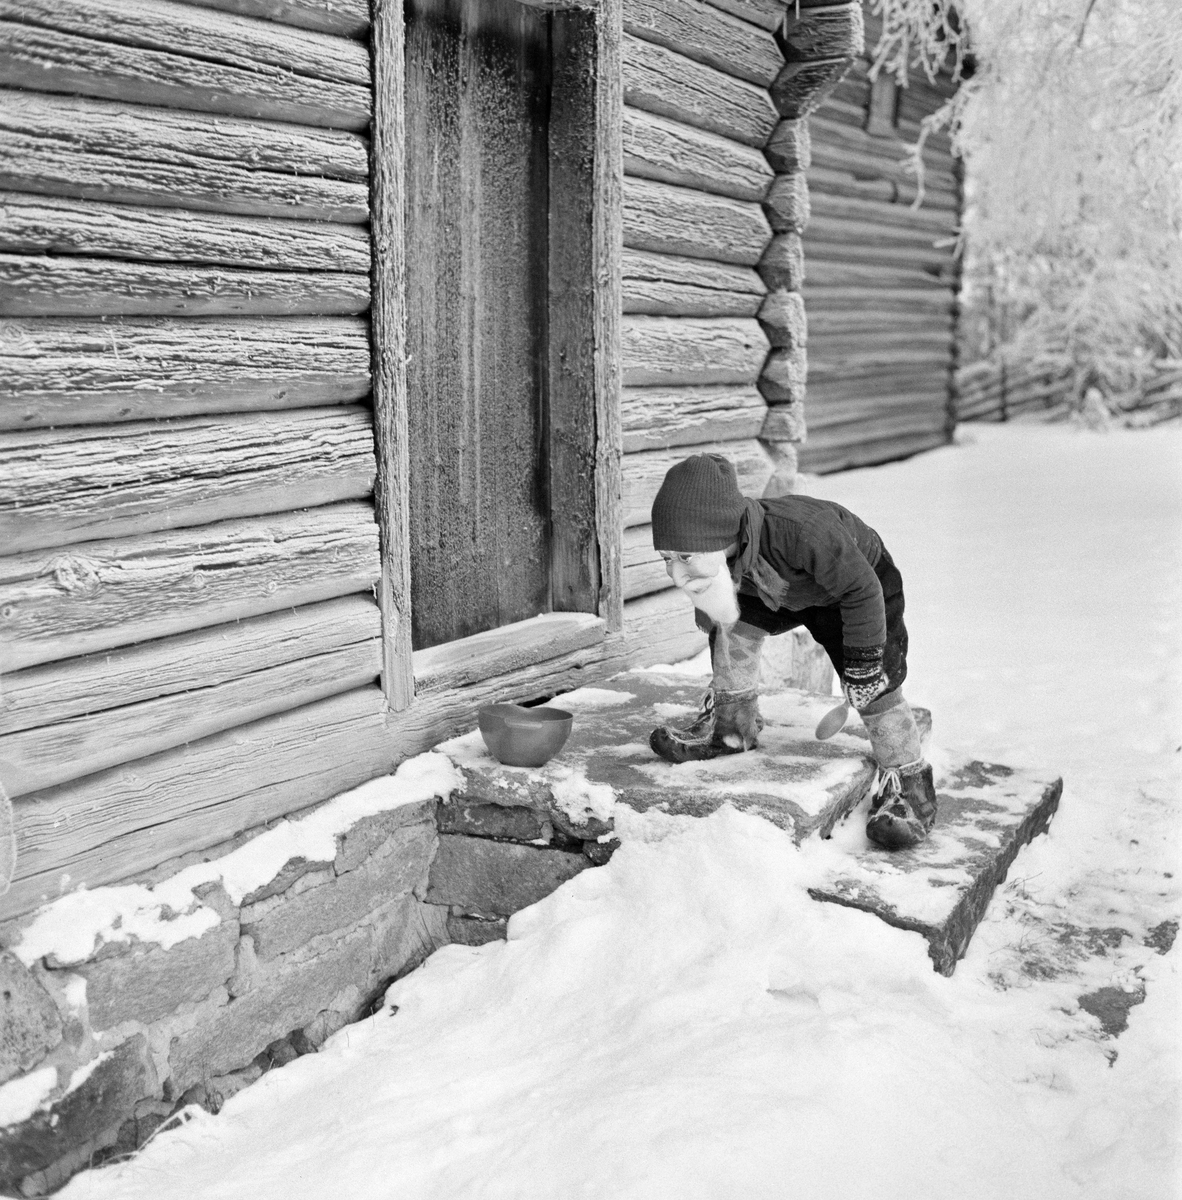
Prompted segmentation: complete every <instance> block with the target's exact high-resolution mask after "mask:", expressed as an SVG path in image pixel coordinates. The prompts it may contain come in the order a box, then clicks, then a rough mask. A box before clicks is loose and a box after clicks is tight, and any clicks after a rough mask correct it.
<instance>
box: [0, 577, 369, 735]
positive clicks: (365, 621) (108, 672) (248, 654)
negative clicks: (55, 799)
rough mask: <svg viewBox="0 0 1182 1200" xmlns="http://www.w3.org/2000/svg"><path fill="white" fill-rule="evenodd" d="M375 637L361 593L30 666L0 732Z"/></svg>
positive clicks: (3, 708)
mask: <svg viewBox="0 0 1182 1200" xmlns="http://www.w3.org/2000/svg"><path fill="white" fill-rule="evenodd" d="M380 636H381V617H380V615H379V613H378V608H377V605H376V604H375V603H374V598H373V595H372V594H371V593H368V592H366V593H364V594H358V595H354V596H342V597H341V598H340V599H337V600H325V601H323V602H321V603H319V604H305V605H301V606H300V607H299V608H293V609H287V610H284V611H282V612H275V613H267V614H265V615H263V616H261V617H251V618H249V619H246V620H242V621H233V622H231V623H230V624H228V625H214V626H212V627H211V628H209V629H198V630H194V631H193V632H192V633H182V634H178V635H176V636H175V637H167V638H157V639H155V640H153V641H147V642H139V643H137V644H136V645H133V646H124V647H122V648H121V649H118V650H107V651H104V652H102V653H99V654H90V655H83V656H82V657H81V658H70V659H66V660H65V661H63V662H54V663H46V664H44V665H42V666H37V667H29V668H27V669H26V670H24V671H14V672H12V673H10V674H8V675H5V677H4V692H3V695H2V696H0V734H9V733H15V732H17V731H18V730H22V729H38V728H41V727H42V726H50V725H61V724H63V723H66V722H69V721H71V720H72V719H73V718H75V717H82V716H86V715H87V714H89V713H98V712H104V711H106V710H107V709H112V708H124V707H125V706H128V705H131V706H136V705H139V704H140V703H141V702H143V701H149V700H156V699H158V698H159V697H161V696H173V695H176V694H177V693H178V692H188V691H194V690H196V689H199V688H210V687H216V686H217V685H219V684H223V683H228V682H230V681H232V680H234V679H240V678H243V677H244V676H247V675H251V674H253V673H255V672H257V671H263V670H266V669H267V668H269V667H277V666H280V665H282V664H283V663H289V662H295V661H296V660H297V659H301V658H315V657H317V656H319V655H323V654H328V653H330V652H331V651H333V650H340V649H342V648H345V647H355V646H357V645H359V644H362V643H370V642H373V641H375V640H377V639H378V638H379V637H380ZM131 711H134V707H133V708H132V709H131Z"/></svg>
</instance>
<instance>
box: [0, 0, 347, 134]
mask: <svg viewBox="0 0 1182 1200" xmlns="http://www.w3.org/2000/svg"><path fill="white" fill-rule="evenodd" d="M148 2H149V0H138V4H137V7H139V6H142V5H146V4H147V3H148ZM157 2H158V3H160V4H163V3H165V2H166V0H157ZM5 3H6V4H9V5H11V4H12V3H13V0H5ZM107 3H108V4H109V3H111V0H107ZM128 3H129V7H130V4H131V0H128ZM20 4H23V0H19V2H18V7H19V6H20ZM169 7H172V8H176V9H187V8H188V7H189V6H187V5H181V4H175V5H170V6H169ZM62 11H63V12H64V13H66V14H67V15H68V16H69V17H74V16H76V15H77V10H75V9H63V10H62ZM190 11H192V12H194V13H200V12H201V10H200V9H195V8H194V9H191V10H190ZM205 15H206V16H208V17H213V18H216V19H217V20H219V21H241V22H247V23H249V24H251V25H257V26H260V27H268V23H267V22H263V21H250V20H249V18H246V17H230V16H225V15H223V14H221V13H207V14H205ZM63 23H68V22H67V21H63ZM99 24H101V22H99ZM269 28H273V29H280V28H281V27H279V26H269ZM283 32H284V33H285V34H286V35H288V36H290V37H298V38H305V39H322V40H323V41H325V42H330V43H336V44H339V45H340V46H345V47H348V48H350V50H354V49H355V50H359V51H361V52H362V53H363V54H364V49H363V48H362V47H360V46H357V45H356V43H352V42H348V41H346V40H345V39H344V38H328V37H324V36H323V35H320V34H315V33H310V32H306V31H304V30H285V31H283ZM228 57H230V58H234V57H235V56H234V55H233V54H230V55H228ZM327 57H328V58H329V59H330V61H331V58H332V57H333V56H332V55H329V56H327ZM0 78H3V79H4V81H5V82H6V83H8V84H10V85H13V86H16V87H27V88H33V89H38V90H41V91H51V92H68V93H77V94H79V95H84V96H97V97H101V98H106V99H111V100H120V99H121V100H125V101H128V102H131V103H137V104H159V105H164V106H165V107H167V108H185V109H192V110H196V111H198V112H214V113H226V114H228V115H232V116H242V117H260V118H263V119H266V120H274V121H290V122H293V123H297V124H301V125H316V126H323V127H327V128H330V129H348V130H362V129H364V128H365V127H366V125H368V123H369V117H370V89H369V87H368V86H362V85H359V84H354V83H343V82H338V81H336V80H333V79H325V78H317V77H315V76H312V75H297V74H294V73H293V72H292V71H291V70H290V68H287V69H285V68H283V67H281V66H275V65H272V64H270V63H266V62H257V61H256V62H251V63H250V64H249V65H248V66H237V65H232V64H231V63H229V62H219V61H216V60H213V59H210V58H202V57H188V55H187V54H186V53H177V52H175V51H170V50H154V49H145V48H144V47H143V46H141V45H130V44H123V43H120V42H116V41H100V40H96V39H95V38H94V37H87V36H81V35H79V34H78V33H75V32H66V31H62V30H59V29H54V28H48V27H45V28H42V27H38V26H36V25H31V24H16V23H15V22H11V21H5V20H2V19H0Z"/></svg>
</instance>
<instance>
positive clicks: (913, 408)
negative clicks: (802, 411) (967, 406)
mask: <svg viewBox="0 0 1182 1200" xmlns="http://www.w3.org/2000/svg"><path fill="white" fill-rule="evenodd" d="M896 399H898V400H899V401H900V402H899V403H897V404H887V405H879V406H875V407H873V408H867V407H863V408H854V407H852V406H851V407H850V408H849V409H846V410H837V409H832V410H821V409H817V408H812V409H810V410H809V441H810V442H811V443H813V444H814V445H817V446H824V445H830V446H831V445H834V444H835V443H837V442H839V441H841V440H843V439H845V438H849V437H850V436H851V435H852V436H853V437H865V438H880V437H893V436H895V435H898V434H902V433H921V432H925V431H928V430H933V429H943V428H944V427H945V425H946V424H947V422H948V410H947V404H946V403H945V401H944V400H943V399H942V398H941V397H939V396H937V395H934V394H923V393H919V392H917V393H915V394H914V395H913V396H910V397H897V398H896Z"/></svg>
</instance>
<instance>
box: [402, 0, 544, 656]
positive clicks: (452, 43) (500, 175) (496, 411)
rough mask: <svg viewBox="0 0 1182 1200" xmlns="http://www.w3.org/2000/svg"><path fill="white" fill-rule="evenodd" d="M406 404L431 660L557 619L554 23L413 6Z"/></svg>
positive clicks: (421, 637)
mask: <svg viewBox="0 0 1182 1200" xmlns="http://www.w3.org/2000/svg"><path fill="white" fill-rule="evenodd" d="M406 39H407V40H406V137H407V143H406V145H407V149H406V261H407V289H406V291H407V324H408V329H407V333H408V339H407V349H408V354H409V362H408V366H407V391H408V408H409V414H408V415H409V430H410V446H409V451H410V514H409V516H410V538H411V545H410V561H411V607H412V612H413V639H414V646H415V648H416V649H420V648H424V647H427V646H434V645H437V644H439V643H441V642H448V641H453V640H455V639H456V638H461V637H466V636H468V635H470V634H473V633H478V632H480V631H482V630H485V629H491V628H495V627H497V626H500V625H505V624H508V623H509V622H512V621H518V620H522V619H524V618H526V617H530V616H534V615H535V614H537V613H539V612H545V611H548V610H549V609H550V607H551V595H550V591H551V583H550V557H551V550H550V520H549V508H550V503H549V484H548V473H549V471H548V462H549V452H548V438H549V431H548V421H547V395H546V392H547V373H548V367H547V356H548V352H549V350H548V330H547V326H548V320H549V275H548V272H549V232H550V229H549V227H550V217H549V209H550V196H549V163H548V135H549V124H550V90H551V79H550V63H551V44H550V42H551V19H550V17H549V16H548V15H547V14H546V13H545V12H540V11H538V10H536V9H532V8H528V7H526V6H525V5H521V4H518V3H515V0H408V2H407V4H406Z"/></svg>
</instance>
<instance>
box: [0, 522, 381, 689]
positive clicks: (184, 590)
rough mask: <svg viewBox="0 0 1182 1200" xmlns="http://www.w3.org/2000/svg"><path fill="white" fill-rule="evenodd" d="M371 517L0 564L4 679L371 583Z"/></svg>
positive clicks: (114, 543) (209, 532)
mask: <svg viewBox="0 0 1182 1200" xmlns="http://www.w3.org/2000/svg"><path fill="white" fill-rule="evenodd" d="M377 544H378V530H377V525H376V524H375V523H374V516H373V507H372V506H371V505H369V504H366V503H361V502H348V503H344V504H331V505H327V506H325V507H323V508H313V509H308V510H307V511H305V512H298V513H284V514H282V515H279V516H266V517H250V518H247V519H244V520H237V521H221V522H218V523H217V524H215V525H205V526H198V527H197V528H196V529H178V530H173V531H170V532H167V533H156V534H146V535H143V536H140V537H134V538H115V539H111V540H109V541H101V542H87V543H84V544H82V545H80V546H73V547H69V548H65V549H56V550H45V551H31V552H29V553H25V554H15V555H9V556H7V557H5V558H0V669H2V670H5V671H15V670H20V669H21V668H23V667H30V666H34V665H36V664H37V663H43V662H52V661H54V660H56V659H62V658H72V657H74V656H75V655H79V654H93V653H95V652H96V651H99V650H105V649H108V648H110V647H114V646H124V645H127V644H128V643H130V642H138V641H143V640H144V639H146V638H155V637H165V636H167V635H169V634H173V633H183V632H186V631H187V630H190V629H198V628H201V627H203V626H206V625H214V624H219V623H221V622H223V621H233V620H237V619H238V618H241V617H248V616H256V615H258V614H259V613H265V612H275V611H276V610H278V609H281V608H288V607H290V606H292V605H298V604H309V603H311V602H312V601H315V600H328V599H330V598H332V597H333V596H346V595H349V594H351V593H352V592H357V591H362V590H365V589H367V588H370V587H372V586H373V585H374V584H375V583H376V582H377V580H378V576H379V574H380V572H381V566H380V563H379V561H378V548H377Z"/></svg>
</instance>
